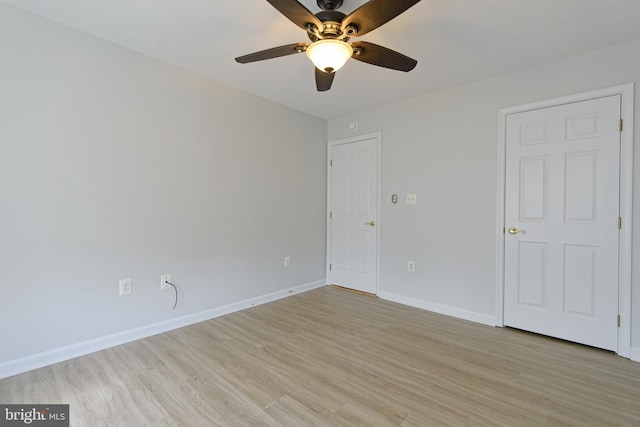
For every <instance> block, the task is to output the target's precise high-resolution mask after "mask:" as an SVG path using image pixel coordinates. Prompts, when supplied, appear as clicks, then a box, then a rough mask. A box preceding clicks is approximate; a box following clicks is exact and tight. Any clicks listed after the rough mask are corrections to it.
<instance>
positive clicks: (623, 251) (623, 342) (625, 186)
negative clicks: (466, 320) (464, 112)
mask: <svg viewBox="0 0 640 427" xmlns="http://www.w3.org/2000/svg"><path fill="white" fill-rule="evenodd" d="M612 95H621V98H622V105H621V117H622V120H623V123H624V127H623V131H622V133H621V134H620V217H621V218H622V229H621V230H620V241H619V279H618V313H619V315H620V327H619V328H618V349H617V351H616V353H617V354H619V355H620V356H623V357H627V358H628V357H630V353H631V266H632V263H631V238H632V198H633V102H634V101H633V96H634V84H633V83H628V84H624V85H620V86H613V87H609V88H604V89H598V90H594V91H589V92H583V93H579V94H575V95H569V96H564V97H560V98H553V99H548V100H544V101H539V102H534V103H530V104H524V105H518V106H514V107H509V108H503V109H500V110H499V112H498V131H499V136H498V175H497V176H498V189H497V191H498V198H497V199H498V206H497V212H498V215H497V227H496V233H497V238H496V242H497V244H496V254H497V256H496V279H497V280H496V287H497V289H496V326H501V327H502V326H504V289H505V282H504V280H505V274H504V267H505V265H504V259H505V258H504V257H505V234H504V229H505V227H506V224H505V201H506V195H505V187H506V185H505V184H506V142H507V140H506V138H507V135H506V122H507V116H508V115H510V114H514V113H521V112H524V111H531V110H536V109H541V108H548V107H554V106H558V105H563V104H569V103H572V102H580V101H586V100H589V99H595V98H602V97H606V96H612Z"/></svg>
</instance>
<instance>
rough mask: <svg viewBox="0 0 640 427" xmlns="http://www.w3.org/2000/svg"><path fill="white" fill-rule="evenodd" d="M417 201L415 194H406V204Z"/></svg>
mask: <svg viewBox="0 0 640 427" xmlns="http://www.w3.org/2000/svg"><path fill="white" fill-rule="evenodd" d="M417 201H418V197H417V196H416V195H415V194H413V193H412V194H407V204H408V205H415V204H416V203H417Z"/></svg>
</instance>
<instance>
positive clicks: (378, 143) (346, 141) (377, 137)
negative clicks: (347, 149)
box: [325, 132, 382, 295]
mask: <svg viewBox="0 0 640 427" xmlns="http://www.w3.org/2000/svg"><path fill="white" fill-rule="evenodd" d="M368 139H375V140H376V147H377V150H378V164H377V165H376V167H377V168H378V182H377V187H378V191H377V194H378V205H377V206H376V210H377V212H376V218H374V219H373V220H374V221H375V222H376V229H377V230H376V295H378V294H379V293H380V208H381V198H380V195H381V184H382V179H381V175H382V173H381V172H382V168H381V165H382V133H381V132H376V133H370V134H366V135H359V136H354V137H352V138H346V139H339V140H336V141H329V142H328V144H327V258H326V273H325V274H326V276H325V277H327V278H329V277H330V276H331V274H330V271H329V264H330V262H329V261H330V260H331V219H330V218H329V213H330V212H331V149H332V148H333V147H334V146H336V145H342V144H350V143H353V142H360V141H365V140H368Z"/></svg>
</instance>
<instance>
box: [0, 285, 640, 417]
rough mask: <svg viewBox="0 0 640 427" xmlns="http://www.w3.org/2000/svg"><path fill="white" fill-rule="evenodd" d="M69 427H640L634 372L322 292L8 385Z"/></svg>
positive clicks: (554, 345) (607, 356) (565, 349)
mask: <svg viewBox="0 0 640 427" xmlns="http://www.w3.org/2000/svg"><path fill="white" fill-rule="evenodd" d="M0 402H2V403H69V404H70V412H71V425H72V426H92V427H93V426H106V425H117V426H218V425H220V426H245V425H247V426H257V425H267V426H281V425H282V426H359V425H363V426H640V363H634V362H631V361H629V360H627V359H623V358H620V357H618V356H616V355H614V354H612V353H609V352H605V351H601V350H596V349H593V348H589V347H583V346H580V345H577V344H572V343H567V342H563V341H558V340H554V339H551V338H546V337H541V336H537V335H534V334H528V333H525V332H520V331H516V330H511V329H501V328H492V327H488V326H483V325H479V324H474V323H471V322H466V321H463V320H458V319H453V318H450V317H446V316H441V315H437V314H434V313H429V312H426V311H422V310H419V309H415V308H410V307H406V306H402V305H399V304H395V303H392V302H388V301H383V300H379V299H377V298H374V297H370V296H366V295H359V294H356V293H351V292H346V291H343V290H340V289H335V288H331V287H324V288H320V289H316V290H313V291H310V292H307V293H304V294H300V295H296V296H293V297H290V298H287V299H284V300H280V301H276V302H273V303H270V304H265V305H262V306H258V307H254V308H251V309H249V310H245V311H242V312H238V313H234V314H230V315H227V316H224V317H220V318H217V319H213V320H210V321H207V322H203V323H200V324H197V325H194V326H190V327H186V328H182V329H179V330H175V331H172V332H168V333H165V334H161V335H156V336H154V337H150V338H147V339H144V340H140V341H137V342H134V343H130V344H126V345H122V346H119V347H115V348H112V349H108V350H105V351H101V352H99V353H95V354H91V355H88V356H85V357H81V358H78V359H74V360H71V361H68V362H64V363H60V364H56V365H53V366H49V367H46V368H42V369H38V370H35V371H32V372H28V373H25V374H22V375H18V376H15V377H11V378H7V379H4V380H0Z"/></svg>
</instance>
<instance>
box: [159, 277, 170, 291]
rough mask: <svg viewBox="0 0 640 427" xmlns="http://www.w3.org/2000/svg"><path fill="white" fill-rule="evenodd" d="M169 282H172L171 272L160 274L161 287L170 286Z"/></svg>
mask: <svg viewBox="0 0 640 427" xmlns="http://www.w3.org/2000/svg"><path fill="white" fill-rule="evenodd" d="M167 282H169V283H171V275H170V274H163V275H162V276H160V289H167V288H168V287H169V286H170V285H169V284H167Z"/></svg>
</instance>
